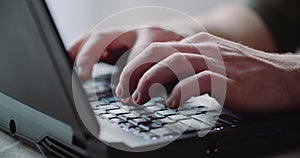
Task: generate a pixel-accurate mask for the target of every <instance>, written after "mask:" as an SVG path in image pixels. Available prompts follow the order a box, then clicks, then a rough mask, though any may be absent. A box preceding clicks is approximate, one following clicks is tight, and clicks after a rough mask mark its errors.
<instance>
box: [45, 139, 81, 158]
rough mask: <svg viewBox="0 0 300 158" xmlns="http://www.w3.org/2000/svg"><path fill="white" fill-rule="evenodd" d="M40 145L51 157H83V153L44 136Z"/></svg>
mask: <svg viewBox="0 0 300 158" xmlns="http://www.w3.org/2000/svg"><path fill="white" fill-rule="evenodd" d="M39 145H40V146H41V147H42V150H43V152H44V153H45V154H46V156H49V157H58V158H81V157H83V155H82V154H80V153H78V152H76V151H74V150H72V149H70V148H69V147H67V146H65V145H63V144H61V143H59V142H57V141H55V140H54V139H51V138H49V137H46V138H44V139H43V140H42V141H41V142H40V143H39Z"/></svg>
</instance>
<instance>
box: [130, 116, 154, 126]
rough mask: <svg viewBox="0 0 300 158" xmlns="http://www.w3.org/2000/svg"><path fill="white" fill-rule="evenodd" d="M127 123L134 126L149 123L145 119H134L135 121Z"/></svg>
mask: <svg viewBox="0 0 300 158" xmlns="http://www.w3.org/2000/svg"><path fill="white" fill-rule="evenodd" d="M128 122H130V123H132V124H134V125H139V124H141V123H145V122H150V121H149V120H147V119H145V118H136V119H132V120H129V121H128Z"/></svg>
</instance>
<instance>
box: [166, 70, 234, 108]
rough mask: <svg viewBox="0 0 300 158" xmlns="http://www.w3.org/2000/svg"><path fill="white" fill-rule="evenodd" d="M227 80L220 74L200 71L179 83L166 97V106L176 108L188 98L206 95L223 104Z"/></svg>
mask: <svg viewBox="0 0 300 158" xmlns="http://www.w3.org/2000/svg"><path fill="white" fill-rule="evenodd" d="M229 80H230V79H228V78H227V77H226V76H223V75H221V74H218V73H215V72H211V71H202V72H200V73H198V74H197V75H194V76H191V77H188V78H186V79H184V80H182V81H180V82H179V83H178V84H177V85H176V86H175V87H174V89H173V90H172V92H171V94H170V95H169V96H168V98H167V101H166V104H167V106H169V107H170V108H178V107H179V106H180V105H182V104H184V103H185V102H186V101H187V100H188V99H189V98H190V97H192V96H199V95H202V94H206V93H208V94H210V96H212V97H214V98H216V99H217V100H218V99H219V101H223V102H224V98H225V92H226V91H225V90H226V83H227V82H228V81H229ZM224 86H225V87H224ZM222 99H223V100H222Z"/></svg>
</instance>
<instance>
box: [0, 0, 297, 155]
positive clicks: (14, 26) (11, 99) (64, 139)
mask: <svg viewBox="0 0 300 158" xmlns="http://www.w3.org/2000/svg"><path fill="white" fill-rule="evenodd" d="M0 3H1V5H0V8H1V9H0V12H1V14H0V15H1V19H0V28H1V36H0V46H1V53H0V72H1V77H0V129H1V130H3V131H5V132H7V133H10V134H11V135H12V136H13V137H16V138H18V139H20V140H22V141H24V142H27V143H30V144H32V145H34V146H35V147H37V149H39V151H40V152H42V153H43V154H44V155H45V156H47V157H67V158H69V157H72V158H73V157H75V158H77V157H78V158H79V157H101V158H102V157H103V158H111V157H112V158H114V157H125V158H126V157H128V158H129V157H130V158H135V157H137V158H140V157H144V158H147V157H149V158H150V157H151V158H153V157H163V156H168V157H174V158H176V157H180V158H181V157H190V158H193V157H197V158H199V157H254V156H257V155H261V154H264V153H268V152H274V151H278V150H283V149H286V148H291V147H295V146H297V145H298V144H299V143H298V142H299V140H300V137H299V130H300V125H299V120H300V115H299V112H297V111H294V112H282V113H277V114H268V115H264V116H262V115H259V116H258V115H256V116H254V115H246V114H238V113H236V112H233V111H230V110H227V109H225V108H220V106H219V105H218V103H217V101H216V100H214V99H213V98H211V97H209V96H208V95H203V96H198V97H193V98H191V99H190V100H188V101H187V103H186V104H184V105H183V106H182V107H180V108H179V109H176V110H171V109H168V108H167V107H166V106H165V104H164V102H165V101H164V99H163V98H162V97H155V98H153V99H151V101H149V102H148V103H146V104H144V105H141V106H134V105H125V104H123V103H122V102H120V99H118V98H117V97H115V96H114V95H113V91H114V86H115V84H116V83H115V82H114V81H112V80H111V76H112V75H113V74H111V66H109V65H105V64H98V65H97V66H96V67H97V70H98V74H97V75H96V76H95V78H94V79H93V80H91V81H87V82H84V83H82V82H80V81H79V80H78V79H77V76H76V73H74V72H73V63H72V61H71V59H70V57H69V56H68V53H67V52H66V50H65V48H64V46H63V43H62V41H61V39H60V36H59V34H58V32H57V30H56V27H55V24H54V22H53V20H52V18H51V15H50V14H49V11H48V8H47V6H46V3H45V2H44V1H42V0H22V1H12V0H2V1H1V2H0Z"/></svg>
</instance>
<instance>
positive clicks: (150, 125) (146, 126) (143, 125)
mask: <svg viewBox="0 0 300 158" xmlns="http://www.w3.org/2000/svg"><path fill="white" fill-rule="evenodd" d="M139 127H140V128H142V129H145V130H147V131H149V130H151V129H156V128H160V127H162V126H161V125H159V124H156V123H153V122H142V123H140V125H139Z"/></svg>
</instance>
